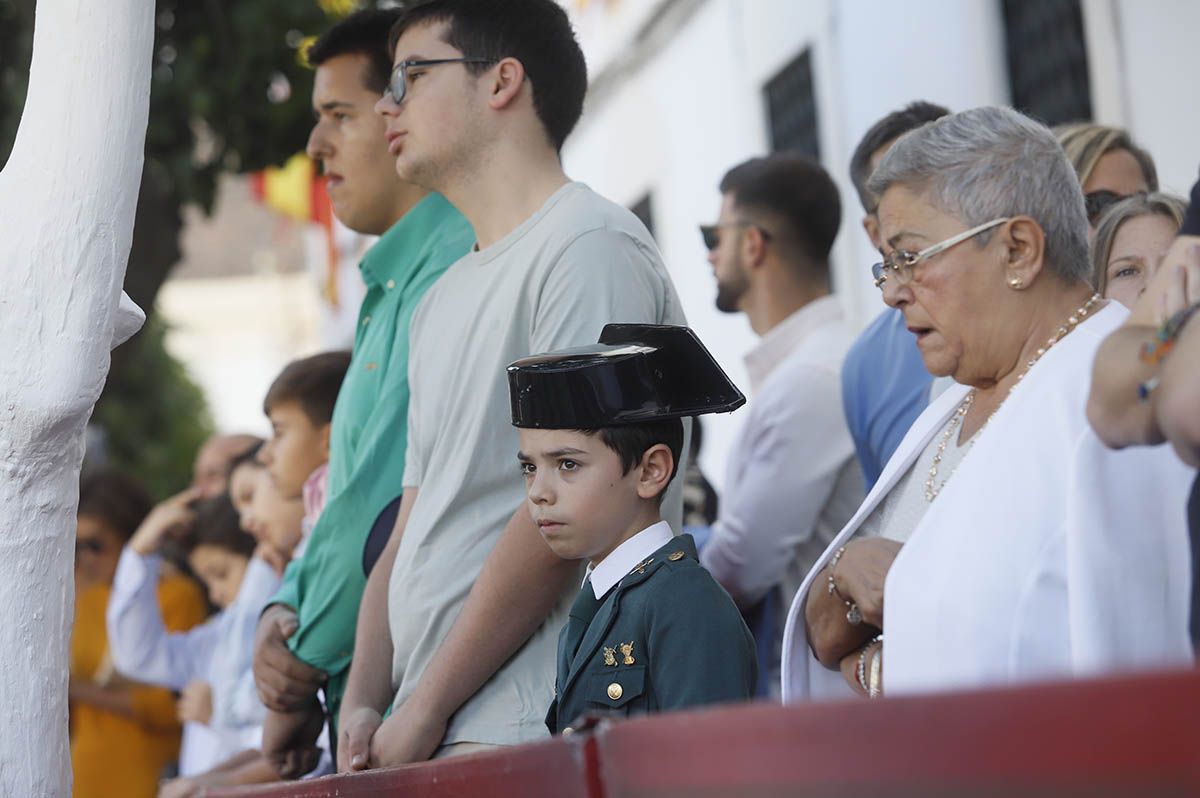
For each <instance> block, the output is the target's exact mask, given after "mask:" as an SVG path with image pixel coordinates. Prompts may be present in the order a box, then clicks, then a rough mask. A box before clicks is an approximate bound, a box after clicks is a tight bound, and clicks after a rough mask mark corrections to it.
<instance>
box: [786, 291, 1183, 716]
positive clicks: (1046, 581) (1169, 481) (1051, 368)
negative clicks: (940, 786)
mask: <svg viewBox="0 0 1200 798" xmlns="http://www.w3.org/2000/svg"><path fill="white" fill-rule="evenodd" d="M1127 315H1128V312H1127V311H1126V310H1125V309H1124V308H1122V307H1120V306H1119V305H1118V304H1117V303H1115V302H1109V303H1108V305H1107V306H1106V307H1105V308H1103V309H1102V310H1100V311H1097V312H1096V313H1095V314H1094V315H1093V316H1091V317H1090V318H1088V319H1087V320H1086V321H1084V322H1083V323H1082V324H1080V325H1079V326H1078V327H1076V328H1075V330H1074V331H1073V332H1071V333H1070V334H1069V335H1067V336H1066V337H1065V338H1063V339H1062V341H1061V342H1059V343H1058V344H1057V345H1055V346H1054V347H1053V348H1052V349H1050V350H1049V351H1048V352H1047V353H1046V354H1045V356H1043V357H1042V359H1041V360H1040V361H1038V363H1037V364H1036V365H1035V366H1034V367H1033V369H1031V370H1030V372H1029V373H1028V374H1027V375H1026V377H1025V378H1024V379H1023V380H1022V381H1021V382H1020V383H1019V384H1018V386H1017V388H1016V389H1015V390H1014V391H1013V392H1012V393H1011V394H1010V395H1009V397H1008V398H1007V399H1006V400H1005V402H1004V404H1003V405H1001V406H1000V409H999V410H997V411H996V413H995V415H994V416H993V417H992V418H991V420H990V422H989V423H988V425H987V426H986V427H985V428H984V429H983V430H982V431H981V432H980V433H979V434H978V435H977V436H976V439H975V442H974V444H973V446H972V448H971V450H970V451H969V452H968V453H967V455H966V456H965V457H964V458H963V460H962V462H961V463H960V464H959V466H958V468H957V469H956V470H955V472H954V475H953V477H952V478H951V479H950V481H949V482H948V483H947V484H946V486H945V487H943V488H942V490H941V492H940V494H939V495H938V497H937V499H935V500H934V502H933V503H932V504H930V505H929V508H928V509H927V510H926V512H925V514H924V516H923V517H922V518H921V520H920V522H919V523H918V524H917V527H916V529H914V530H913V533H912V535H911V537H910V538H909V540H908V542H907V543H906V544H905V545H904V547H903V548H902V549H901V551H900V554H899V556H898V557H897V558H896V560H895V562H894V563H893V564H892V567H891V570H890V571H889V573H888V577H887V582H886V585H885V590H884V607H885V611H884V633H885V635H886V642H885V643H884V655H883V656H884V659H883V682H884V689H885V691H886V692H887V693H889V694H893V695H894V694H904V693H919V692H929V691H938V690H950V689H973V688H982V687H994V686H1001V685H1011V684H1019V683H1026V682H1031V681H1040V680H1046V679H1053V678H1065V677H1071V676H1083V675H1094V674H1104V673H1113V672H1118V671H1124V670H1130V669H1138V668H1157V667H1169V666H1174V665H1181V664H1185V663H1188V662H1190V661H1191V658H1192V655H1191V647H1190V644H1189V641H1188V634H1187V612H1188V601H1189V593H1190V582H1191V575H1190V571H1189V562H1190V559H1189V556H1188V551H1189V547H1188V539H1187V519H1186V517H1185V509H1184V508H1185V505H1186V499H1187V495H1188V490H1189V488H1190V483H1191V479H1192V477H1193V474H1192V472H1191V470H1190V469H1188V468H1186V467H1184V466H1183V464H1182V463H1180V461H1179V460H1178V458H1176V457H1175V455H1174V453H1173V452H1172V451H1171V450H1170V448H1169V447H1167V446H1157V447H1141V448H1133V449H1126V450H1123V451H1113V450H1111V449H1108V448H1106V447H1105V446H1104V445H1103V444H1102V443H1101V442H1100V440H1099V439H1098V438H1097V437H1096V435H1095V433H1094V432H1093V431H1092V429H1091V427H1090V426H1089V425H1088V423H1087V418H1086V414H1085V408H1086V403H1087V396H1088V391H1089V388H1090V384H1091V368H1092V361H1093V359H1094V358H1095V354H1096V350H1097V349H1098V348H1099V346H1100V343H1101V341H1102V340H1103V339H1104V337H1105V336H1106V335H1108V333H1110V332H1111V331H1112V330H1113V329H1115V328H1116V327H1117V326H1119V325H1120V323H1121V322H1122V321H1124V319H1125V317H1126V316H1127ZM968 390H969V389H968V388H966V387H965V386H961V385H955V386H952V387H951V388H949V389H948V390H947V391H946V392H945V393H944V394H942V395H941V396H940V397H938V399H937V400H936V401H935V402H934V403H933V404H931V405H930V406H929V408H928V409H927V410H926V411H925V412H924V413H922V414H921V416H920V417H918V419H917V420H916V422H915V423H914V424H913V427H912V429H911V430H909V433H908V435H907V436H906V437H905V439H904V440H903V441H902V442H901V444H900V447H899V448H898V449H897V450H896V453H895V454H894V455H893V456H892V459H891V460H890V461H889V462H888V464H887V467H886V468H885V469H884V471H883V474H882V475H881V476H880V478H879V481H878V483H876V485H875V487H874V488H873V489H872V491H871V493H870V494H869V495H868V496H867V500H866V501H865V502H864V503H863V506H862V507H861V508H859V511H858V512H857V513H856V514H855V517H854V518H853V519H852V520H851V521H850V523H849V524H847V525H846V528H845V529H843V530H842V531H841V532H840V533H839V534H838V536H837V538H835V539H834V541H833V542H832V543H831V544H830V546H829V548H828V549H827V550H826V552H825V553H824V554H823V555H822V557H821V558H820V560H818V562H817V565H816V567H815V568H814V569H813V573H812V574H810V576H809V578H808V579H806V580H805V583H804V585H803V586H802V587H801V589H800V590H799V591H798V592H797V594H796V597H795V600H794V601H793V603H792V609H791V612H790V613H789V616H788V621H787V628H786V634H785V638H784V651H783V655H784V661H783V670H784V673H783V697H784V700H785V701H798V700H804V699H815V698H835V697H844V696H848V695H851V690H850V688H849V686H848V685H846V683H845V681H844V680H843V679H842V677H841V674H840V673H837V672H835V671H829V670H826V669H825V668H823V667H822V666H821V665H820V664H819V663H818V662H817V661H816V659H815V658H814V657H813V656H812V652H811V651H810V650H809V645H808V640H807V637H806V634H805V623H804V606H805V603H806V602H807V597H808V591H809V590H810V589H811V585H812V583H813V580H814V578H815V575H816V574H817V573H818V572H819V570H820V569H821V568H823V567H824V565H825V563H826V562H827V561H828V559H829V558H830V557H831V556H832V555H833V552H834V551H836V550H837V548H839V547H840V546H842V545H844V544H845V543H846V542H847V541H849V540H850V539H851V538H852V537H853V536H854V535H855V534H856V533H857V532H858V530H859V528H860V526H861V525H862V522H863V520H864V519H865V518H866V517H867V516H868V515H869V514H870V513H871V512H872V511H873V510H874V508H875V507H876V506H878V504H879V503H880V501H881V500H882V499H883V498H884V497H885V496H886V495H887V494H888V493H889V492H890V491H891V490H892V489H893V488H895V486H896V485H897V483H898V482H899V481H900V479H901V477H902V476H903V475H905V474H906V473H908V472H909V471H910V469H912V468H913V465H914V462H916V468H917V470H918V471H919V470H920V469H924V468H926V467H927V464H926V463H925V462H924V461H920V462H918V461H917V456H918V454H919V453H922V452H924V451H926V447H927V445H928V443H929V441H930V440H931V439H932V437H933V436H934V435H935V434H937V432H938V430H940V429H941V428H942V426H943V424H945V423H946V420H947V419H948V418H949V417H950V415H951V414H952V413H953V412H954V411H955V410H956V409H957V408H958V406H959V404H960V403H961V402H962V400H963V398H964V397H965V396H966V394H967V391H968Z"/></svg>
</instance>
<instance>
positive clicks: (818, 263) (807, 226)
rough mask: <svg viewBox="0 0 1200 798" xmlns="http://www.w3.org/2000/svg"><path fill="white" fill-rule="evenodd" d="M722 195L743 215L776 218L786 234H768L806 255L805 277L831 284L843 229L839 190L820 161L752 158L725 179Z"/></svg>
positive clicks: (778, 155)
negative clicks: (832, 254) (833, 259)
mask: <svg viewBox="0 0 1200 798" xmlns="http://www.w3.org/2000/svg"><path fill="white" fill-rule="evenodd" d="M721 193H722V194H729V195H731V196H732V198H733V203H734V205H736V206H737V207H738V208H740V209H744V210H748V211H752V212H753V211H758V212H759V213H766V214H770V215H771V216H774V217H775V218H776V219H777V220H779V221H780V222H782V223H783V224H784V226H785V228H786V229H782V230H776V229H773V230H771V231H770V232H771V233H772V234H773V235H775V236H776V237H780V238H782V239H783V244H784V246H788V245H789V244H790V245H791V246H792V247H794V249H795V250H796V251H797V252H798V253H799V254H802V255H803V256H804V257H805V259H806V260H807V261H808V262H807V263H801V264H800V266H801V267H802V268H804V269H805V271H806V274H807V276H816V277H821V278H822V279H825V280H828V279H829V251H830V250H831V249H832V248H833V241H834V239H835V238H837V233H838V227H839V226H840V225H841V223H842V204H841V200H840V199H839V198H838V190H837V186H836V185H834V182H833V178H831V177H830V176H829V173H828V172H826V171H825V170H824V169H822V168H821V165H820V164H819V163H817V162H816V161H814V160H812V159H810V158H806V157H804V156H802V155H790V154H785V153H776V154H775V155H768V156H766V157H765V158H751V159H750V160H749V161H746V162H745V163H741V164H739V165H737V166H735V167H733V168H732V169H730V170H729V171H728V172H726V173H725V177H723V178H721Z"/></svg>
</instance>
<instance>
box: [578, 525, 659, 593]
mask: <svg viewBox="0 0 1200 798" xmlns="http://www.w3.org/2000/svg"><path fill="white" fill-rule="evenodd" d="M673 537H675V533H674V532H672V531H671V525H670V524H668V523H667V522H666V521H659V522H658V523H657V524H651V525H650V526H648V527H646V528H645V529H643V530H642V531H641V532H638V533H637V534H636V535H634V536H633V537H631V538H630V539H629V540H627V541H625V542H624V543H622V544H621V545H620V546H617V547H616V548H615V549H613V550H612V551H611V552H609V554H608V556H607V557H605V558H604V559H603V560H601V561H600V562H598V563H597V564H596V567H595V568H592V569H591V570H590V572H589V573H588V576H587V578H586V579H585V580H584V581H585V582H586V581H587V579H591V580H592V592H593V593H595V594H596V598H598V599H601V598H604V594H605V593H607V592H608V591H610V590H612V589H613V588H614V587H615V586H616V584H617V582H620V581H621V580H622V579H624V578H625V577H626V576H627V575H628V574H629V572H630V571H632V570H633V569H634V568H636V567H637V566H638V565H639V564H640V563H641V562H642V561H643V560H645V559H646V558H647V557H649V556H650V555H651V554H653V553H654V552H656V551H658V550H659V549H661V548H662V547H663V546H665V545H667V543H668V542H669V541H670V540H671V538H673Z"/></svg>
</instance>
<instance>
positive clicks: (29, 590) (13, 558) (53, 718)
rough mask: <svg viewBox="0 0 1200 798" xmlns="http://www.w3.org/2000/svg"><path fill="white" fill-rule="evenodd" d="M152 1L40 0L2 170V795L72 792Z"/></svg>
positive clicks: (126, 307) (127, 315) (127, 312)
mask: <svg viewBox="0 0 1200 798" xmlns="http://www.w3.org/2000/svg"><path fill="white" fill-rule="evenodd" d="M153 24H154V2H153V0H103V2H97V0H40V2H39V3H38V6H37V17H36V24H35V32H34V49H33V64H32V68H31V72H30V80H29V95H28V100H27V101H26V105H25V113H24V116H23V117H22V119H21V126H20V129H19V131H18V133H17V139H16V145H15V147H14V149H13V153H12V156H11V157H10V159H9V161H8V164H7V165H6V166H5V168H4V170H3V172H0V342H2V343H0V347H3V351H2V352H0V707H3V713H2V718H3V719H2V720H0V795H3V796H37V797H38V798H40V797H41V796H50V797H51V798H59V797H60V796H62V797H64V798H65V796H68V795H69V794H70V791H71V789H70V784H71V779H70V756H69V751H68V743H67V654H68V645H69V637H70V629H71V617H72V608H73V597H74V587H73V579H72V566H73V559H74V537H75V510H76V507H77V504H78V482H79V467H80V463H81V461H82V457H83V432H84V427H85V425H86V423H87V420H88V418H89V417H90V415H91V413H92V408H93V406H94V404H95V402H96V399H97V397H98V396H99V395H100V390H101V388H102V387H103V384H104V379H105V376H106V375H107V373H108V366H109V351H110V349H111V348H112V347H113V346H115V345H116V344H117V343H120V342H121V341H123V340H124V339H125V338H128V337H129V336H130V335H132V334H133V332H135V331H136V330H137V329H138V327H139V326H140V324H141V321H142V320H143V316H142V314H141V311H139V310H138V309H137V308H136V307H135V306H134V305H133V303H132V302H129V301H128V299H127V298H126V299H124V301H122V293H121V284H122V281H123V279H124V275H125V266H126V262H127V260H128V257H129V247H130V240H131V236H132V230H133V216H134V207H135V204H136V200H137V191H138V184H139V179H140V176H141V169H142V148H143V143H144V140H145V132H146V119H147V109H148V100H149V94H150V56H151V50H152V46H153V33H154V27H153Z"/></svg>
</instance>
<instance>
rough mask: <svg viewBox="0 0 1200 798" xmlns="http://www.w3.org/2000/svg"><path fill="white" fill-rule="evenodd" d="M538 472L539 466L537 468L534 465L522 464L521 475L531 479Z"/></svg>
mask: <svg viewBox="0 0 1200 798" xmlns="http://www.w3.org/2000/svg"><path fill="white" fill-rule="evenodd" d="M536 471H537V466H535V465H534V464H533V463H521V473H522V474H524V475H525V476H527V477H531V476H533V474H534V472H536Z"/></svg>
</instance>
